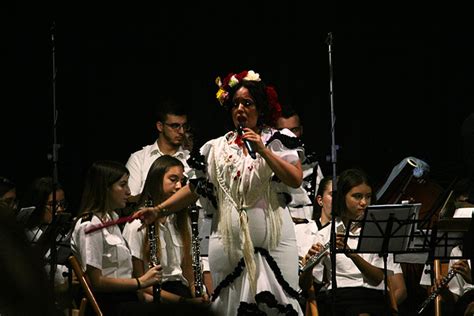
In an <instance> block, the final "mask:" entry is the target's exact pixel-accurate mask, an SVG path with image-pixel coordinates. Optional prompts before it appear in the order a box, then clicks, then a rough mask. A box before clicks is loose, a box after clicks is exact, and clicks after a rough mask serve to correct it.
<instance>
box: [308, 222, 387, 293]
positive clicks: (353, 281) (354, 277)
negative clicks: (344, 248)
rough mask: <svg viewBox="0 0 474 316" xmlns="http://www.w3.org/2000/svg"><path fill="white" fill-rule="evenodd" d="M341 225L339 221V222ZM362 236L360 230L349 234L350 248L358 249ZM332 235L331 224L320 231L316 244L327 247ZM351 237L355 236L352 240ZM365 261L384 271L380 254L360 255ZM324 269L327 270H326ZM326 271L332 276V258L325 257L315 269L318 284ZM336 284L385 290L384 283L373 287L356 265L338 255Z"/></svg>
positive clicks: (343, 256) (314, 275)
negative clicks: (359, 236) (360, 236)
mask: <svg viewBox="0 0 474 316" xmlns="http://www.w3.org/2000/svg"><path fill="white" fill-rule="evenodd" d="M337 223H339V220H338V221H337ZM359 234H360V228H359V229H358V230H356V231H355V232H354V233H350V234H349V239H348V241H347V244H348V246H349V247H350V248H351V249H357V244H358V242H359V238H356V237H355V236H358V235H359ZM330 235H331V223H329V225H327V226H326V227H324V228H323V229H321V230H320V231H318V233H317V235H316V238H315V240H314V242H313V243H314V244H315V243H317V242H320V243H321V244H323V245H325V244H326V243H328V242H329V239H330ZM351 236H354V237H353V238H351ZM358 255H359V256H361V257H362V258H363V259H364V260H365V261H367V262H368V263H370V264H371V265H373V266H375V267H377V268H380V269H383V268H384V263H383V258H382V257H379V255H378V254H375V253H359V254H358ZM324 267H325V268H326V270H324ZM324 271H326V273H328V275H331V274H330V273H331V261H330V257H329V256H326V257H324V258H323V259H322V260H321V262H320V263H319V264H317V265H316V266H315V267H314V269H313V277H314V278H315V280H316V281H317V282H322V281H323V273H324ZM336 282H337V287H365V288H370V289H377V290H383V288H384V283H383V282H380V284H378V285H377V286H373V285H371V284H369V283H367V281H366V279H365V278H364V277H363V274H362V272H361V271H360V270H359V268H357V266H356V265H355V263H354V262H353V261H352V260H351V259H350V258H348V257H347V256H346V255H345V254H342V253H338V254H336ZM331 288H332V286H331V285H329V287H328V289H331Z"/></svg>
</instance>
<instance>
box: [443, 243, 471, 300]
mask: <svg viewBox="0 0 474 316" xmlns="http://www.w3.org/2000/svg"><path fill="white" fill-rule="evenodd" d="M451 256H452V257H461V256H462V250H461V248H459V246H457V247H454V248H453V249H452V250H451ZM458 260H459V259H453V260H450V261H449V269H451V267H452V265H453V264H454V263H455V262H456V261H458ZM467 263H468V264H469V268H471V269H472V266H471V260H467ZM448 286H449V290H450V291H451V292H453V293H454V294H456V295H458V296H463V295H464V293H466V292H468V291H470V290H473V289H474V285H473V284H469V283H467V282H466V281H465V280H464V279H463V277H462V276H461V275H459V274H456V275H455V276H454V278H452V279H451V281H449V284H448Z"/></svg>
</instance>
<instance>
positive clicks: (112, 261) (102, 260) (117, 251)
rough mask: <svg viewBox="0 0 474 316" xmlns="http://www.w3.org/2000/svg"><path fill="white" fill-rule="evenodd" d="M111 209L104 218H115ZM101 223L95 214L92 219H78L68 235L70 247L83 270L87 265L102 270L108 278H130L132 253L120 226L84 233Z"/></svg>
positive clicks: (115, 215) (116, 216)
mask: <svg viewBox="0 0 474 316" xmlns="http://www.w3.org/2000/svg"><path fill="white" fill-rule="evenodd" d="M117 218H118V215H117V214H116V213H115V212H114V213H113V214H112V216H110V215H107V217H106V220H107V221H108V220H113V219H117ZM100 223H101V220H100V218H99V217H97V216H96V215H94V216H93V217H92V219H91V221H85V222H83V220H82V219H80V220H78V221H77V223H76V226H75V227H74V231H73V234H72V237H71V249H72V252H73V253H74V255H75V256H76V257H77V259H78V260H79V261H80V262H81V265H82V269H83V270H84V271H85V270H86V267H87V265H90V266H92V267H94V268H97V269H100V270H102V275H103V276H106V277H110V278H131V277H132V256H131V253H130V250H129V249H128V246H127V243H126V242H125V240H124V239H123V237H122V233H121V231H120V228H119V226H117V225H114V226H109V227H107V228H103V229H100V230H97V231H95V232H92V233H89V234H86V233H85V230H86V229H87V228H88V227H90V226H92V225H98V224H100Z"/></svg>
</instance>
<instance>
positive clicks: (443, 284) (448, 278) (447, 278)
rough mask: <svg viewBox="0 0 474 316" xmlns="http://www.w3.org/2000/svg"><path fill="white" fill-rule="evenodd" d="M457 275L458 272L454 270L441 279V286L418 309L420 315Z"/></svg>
mask: <svg viewBox="0 0 474 316" xmlns="http://www.w3.org/2000/svg"><path fill="white" fill-rule="evenodd" d="M455 275H456V272H455V271H454V270H453V269H450V270H449V271H448V274H447V275H446V276H445V277H444V278H442V279H441V281H440V283H439V286H438V287H437V288H436V290H434V291H433V292H431V294H430V296H428V297H427V298H426V299H425V300H424V301H423V303H422V304H421V305H420V308H418V314H421V313H422V312H423V310H424V309H425V308H426V307H427V306H428V305H429V304H430V303H431V302H432V301H433V300H434V299H435V298H436V297H437V296H438V294H439V293H441V291H442V290H443V289H444V288H445V287H446V286H447V285H448V283H449V281H451V279H452V278H454V276H455Z"/></svg>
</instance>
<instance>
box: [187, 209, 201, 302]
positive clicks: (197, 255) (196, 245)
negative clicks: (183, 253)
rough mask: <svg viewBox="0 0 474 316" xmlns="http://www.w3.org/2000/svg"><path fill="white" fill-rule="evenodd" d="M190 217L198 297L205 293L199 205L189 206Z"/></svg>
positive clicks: (195, 285) (195, 290) (195, 292)
mask: <svg viewBox="0 0 474 316" xmlns="http://www.w3.org/2000/svg"><path fill="white" fill-rule="evenodd" d="M189 217H190V218H191V234H192V237H191V238H192V240H191V246H192V248H191V250H192V253H193V254H192V255H193V272H194V294H195V296H196V297H201V296H203V295H204V283H203V280H202V271H201V250H200V241H199V227H198V219H199V206H196V205H192V206H190V207H189Z"/></svg>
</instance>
